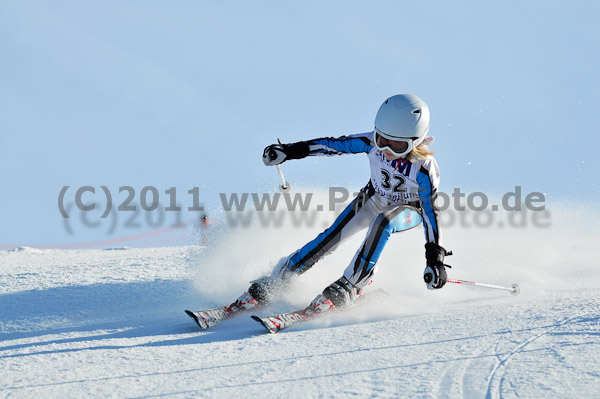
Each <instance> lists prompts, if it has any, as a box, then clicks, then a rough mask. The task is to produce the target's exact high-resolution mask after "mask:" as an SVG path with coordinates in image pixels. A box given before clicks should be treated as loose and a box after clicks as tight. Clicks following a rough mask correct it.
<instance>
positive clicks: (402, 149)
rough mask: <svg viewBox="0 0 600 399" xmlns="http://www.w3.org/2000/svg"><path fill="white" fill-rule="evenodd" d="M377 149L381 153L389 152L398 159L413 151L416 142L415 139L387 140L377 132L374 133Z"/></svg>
mask: <svg viewBox="0 0 600 399" xmlns="http://www.w3.org/2000/svg"><path fill="white" fill-rule="evenodd" d="M374 135H375V147H377V149H378V150H379V151H382V152H383V151H386V150H387V151H389V152H391V153H392V154H394V155H395V156H397V157H403V156H405V155H406V154H408V153H409V152H411V151H412V149H413V145H414V140H415V139H413V138H396V139H394V140H391V139H388V138H385V137H384V136H382V135H381V134H380V133H379V132H378V131H377V130H375V131H374Z"/></svg>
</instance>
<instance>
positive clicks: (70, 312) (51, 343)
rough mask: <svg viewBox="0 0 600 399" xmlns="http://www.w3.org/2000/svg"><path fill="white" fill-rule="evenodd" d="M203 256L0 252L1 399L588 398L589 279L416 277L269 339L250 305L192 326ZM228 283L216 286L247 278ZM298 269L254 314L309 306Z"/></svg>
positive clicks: (597, 350) (207, 298)
mask: <svg viewBox="0 0 600 399" xmlns="http://www.w3.org/2000/svg"><path fill="white" fill-rule="evenodd" d="M202 253H203V249H202V248H199V247H175V248H158V249H123V250H122V251H105V250H77V251H76V250H68V251H59V250H36V249H30V248H21V249H20V250H14V251H0V266H1V269H0V289H1V291H0V367H1V369H2V371H3V372H2V374H1V375H0V397H14V398H21V397H23V398H28V397H56V398H59V397H61V398H62V397H107V396H108V397H127V398H141V397H169V398H172V397H173V398H180V397H181V398H185V397H190V398H191V397H218V398H221V397H232V398H233V397H250V396H254V395H256V396H264V395H265V394H266V393H276V394H277V396H284V395H285V396H287V397H292V398H296V397H338V398H348V397H423V398H457V397H464V398H481V397H486V398H517V397H519V398H527V397H531V398H539V397H573V398H585V397H590V398H592V397H596V396H597V392H598V391H599V390H600V356H599V355H600V347H599V344H600V327H599V323H598V322H599V315H598V308H599V307H598V305H599V300H598V295H599V294H600V289H599V288H597V287H594V286H587V287H585V288H583V289H579V290H574V289H571V288H569V287H567V288H565V289H553V290H549V291H544V292H539V291H536V293H535V295H533V294H532V295H528V293H527V291H526V290H525V291H524V292H523V294H522V295H521V296H518V297H513V296H511V295H507V294H506V293H505V292H496V291H492V292H489V291H481V290H477V289H473V288H469V287H458V286H452V287H448V288H445V289H444V290H442V291H445V292H443V293H440V294H439V295H437V294H438V293H437V292H436V293H430V292H428V291H427V290H426V289H424V287H422V286H421V284H422V283H421V282H420V281H418V278H417V279H415V282H414V283H413V282H409V283H407V285H406V286H401V289H399V291H401V292H399V293H392V294H391V295H390V298H385V299H382V300H381V302H378V303H374V304H366V305H364V306H357V307H356V309H351V310H348V311H347V312H343V313H340V314H337V315H331V316H326V317H324V318H322V319H318V320H314V321H312V322H308V323H305V324H300V325H297V326H294V327H292V328H290V329H289V330H285V331H282V332H280V333H278V334H275V335H272V334H266V333H264V329H263V327H261V326H260V325H259V324H258V323H256V322H255V321H252V320H250V318H249V317H247V315H242V316H240V317H238V318H235V319H232V320H228V321H226V322H224V323H223V324H221V325H219V326H217V327H215V328H214V329H212V330H208V331H200V330H199V329H198V327H197V326H196V325H195V324H194V323H193V321H192V320H191V319H189V317H188V316H186V315H185V314H184V313H183V310H184V309H186V308H192V309H193V310H198V309H201V308H208V307H212V306H216V305H220V304H221V303H220V302H219V301H220V300H221V299H222V298H221V297H220V296H219V294H215V293H214V292H213V291H205V290H203V289H202V286H203V285H204V280H203V279H205V278H210V277H211V276H210V273H211V272H210V271H208V270H205V269H203V266H202V265H203V261H198V259H202ZM224 273H225V272H224ZM249 273H250V272H249ZM307 274H308V273H307ZM417 277H418V276H417ZM302 278H304V277H302ZM323 278H324V279H327V278H329V276H326V277H323ZM317 280H318V276H317ZM231 281H232V282H231V286H230V287H229V286H228V287H227V288H223V287H221V288H222V290H223V291H224V292H222V293H221V294H220V295H221V296H222V297H224V298H225V297H229V298H230V299H234V298H235V296H237V294H238V293H241V291H243V290H244V289H245V287H246V285H247V284H246V280H244V279H243V278H242V279H241V280H240V281H234V280H233V279H232V280H231ZM308 281H310V280H309V279H305V280H301V283H300V284H299V285H300V286H303V285H309V287H308V288H306V289H305V290H304V288H303V287H296V288H295V289H296V291H294V289H292V291H294V292H295V293H294V295H296V296H297V297H293V296H288V297H287V298H284V299H282V300H281V301H279V302H277V303H275V304H273V306H272V307H271V308H270V309H265V310H264V311H261V312H259V314H267V313H270V312H271V311H278V310H289V309H292V308H295V307H297V306H298V304H301V303H306V302H307V301H308V300H310V299H311V296H312V295H313V293H314V292H315V290H317V289H318V287H320V286H319V285H318V284H321V283H320V282H319V283H315V284H317V285H315V286H310V284H308V283H307V282H308ZM396 285H399V284H398V283H397V282H396ZM385 288H386V290H388V292H390V291H391V290H392V289H393V287H392V288H391V287H385ZM402 291H404V292H406V293H403V292H402ZM290 295H291V294H290ZM215 298H216V299H215ZM440 298H441V299H440ZM394 304H396V305H398V304H400V305H401V306H392V305H394Z"/></svg>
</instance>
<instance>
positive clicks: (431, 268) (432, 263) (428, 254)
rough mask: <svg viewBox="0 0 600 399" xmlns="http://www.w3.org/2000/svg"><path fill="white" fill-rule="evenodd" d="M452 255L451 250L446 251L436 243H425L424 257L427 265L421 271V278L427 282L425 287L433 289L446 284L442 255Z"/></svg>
mask: <svg viewBox="0 0 600 399" xmlns="http://www.w3.org/2000/svg"><path fill="white" fill-rule="evenodd" d="M447 255H448V256H449V255H452V252H451V251H446V250H445V249H444V248H442V247H441V246H439V245H438V244H436V243H433V242H428V243H427V244H425V258H426V259H427V267H426V268H425V271H424V272H423V280H424V281H425V284H427V289H430V290H435V289H439V288H442V287H443V286H444V284H446V280H447V279H448V276H447V275H446V266H447V267H451V266H449V265H444V256H447Z"/></svg>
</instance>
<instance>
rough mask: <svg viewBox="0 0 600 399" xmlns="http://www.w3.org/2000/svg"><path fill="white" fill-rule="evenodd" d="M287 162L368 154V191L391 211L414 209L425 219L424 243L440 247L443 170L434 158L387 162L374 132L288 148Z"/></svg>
mask: <svg viewBox="0 0 600 399" xmlns="http://www.w3.org/2000/svg"><path fill="white" fill-rule="evenodd" d="M286 147H287V148H288V151H286V152H288V154H290V156H289V157H288V159H300V158H304V157H306V156H313V155H342V154H358V153H366V154H367V156H368V158H369V162H370V165H371V180H370V182H369V185H370V186H371V187H369V189H372V190H374V193H375V194H376V195H379V196H380V197H381V199H382V200H383V201H384V202H387V204H388V205H389V206H391V207H393V206H398V205H412V206H415V207H416V208H418V209H419V212H420V213H421V216H422V217H423V226H424V228H425V239H426V240H427V242H433V243H436V244H438V245H441V232H440V226H439V223H438V217H439V210H438V208H437V207H436V204H435V202H436V198H437V190H438V185H439V181H440V170H439V168H438V165H437V162H436V161H435V159H434V158H433V157H431V158H430V159H427V160H416V161H409V160H404V159H399V160H394V161H388V160H387V159H386V158H385V156H384V155H383V154H382V153H381V151H379V150H378V149H377V147H375V145H374V143H373V132H367V133H360V134H353V135H349V136H342V137H338V138H332V137H324V138H318V139H314V140H309V141H301V142H298V143H294V144H288V145H287V146H286Z"/></svg>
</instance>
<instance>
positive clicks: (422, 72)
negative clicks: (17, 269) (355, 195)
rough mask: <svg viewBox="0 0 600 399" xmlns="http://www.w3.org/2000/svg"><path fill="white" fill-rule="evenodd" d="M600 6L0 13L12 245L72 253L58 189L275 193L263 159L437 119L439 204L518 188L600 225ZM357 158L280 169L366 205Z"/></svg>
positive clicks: (1, 198)
mask: <svg viewBox="0 0 600 399" xmlns="http://www.w3.org/2000/svg"><path fill="white" fill-rule="evenodd" d="M599 8H600V5H598V3H597V2H592V1H585V2H583V1H579V2H571V3H569V4H567V3H564V2H559V1H529V2H520V1H505V2H493V3H492V2H478V1H457V2H446V1H430V2H404V1H374V2H369V3H365V2H348V1H344V2H341V1H333V2H326V3H325V2H312V1H309V2H288V1H284V2H266V1H257V2H252V3H247V2H241V1H239V2H226V4H224V2H196V1H181V2H177V3H166V2H157V1H129V2H120V1H119V2H117V1H107V2H101V3H98V2H75V1H57V2H52V3H47V2H42V1H2V2H1V3H0V53H1V54H2V57H1V58H2V61H1V62H0V71H1V72H2V76H3V78H2V79H1V80H0V178H1V180H2V189H1V190H2V191H1V192H2V195H0V211H1V213H2V219H3V221H2V226H3V227H2V229H1V230H0V244H29V245H40V244H60V243H68V242H80V241H82V240H90V239H102V238H104V233H102V232H100V231H87V232H85V233H81V234H79V235H77V236H70V235H68V234H67V233H66V232H65V230H64V227H63V223H62V221H61V218H60V214H59V213H58V209H57V197H58V193H59V191H60V189H61V187H63V186H65V185H69V186H71V187H79V186H82V185H90V186H96V187H99V186H100V185H107V186H109V187H111V189H112V190H114V192H115V193H116V192H117V191H118V187H119V186H122V185H129V186H133V187H135V188H136V189H137V190H138V192H139V190H141V188H142V187H144V186H147V185H153V186H156V187H158V188H159V189H160V190H164V189H167V188H169V187H172V186H176V187H178V190H179V192H180V193H185V191H186V190H188V189H190V188H192V187H196V186H197V187H200V189H201V191H200V193H201V199H202V201H203V202H204V203H206V204H216V203H217V202H218V193H219V192H243V191H268V190H270V189H271V188H272V187H273V186H274V185H275V184H276V179H277V175H276V173H275V171H274V169H272V168H266V167H264V166H263V164H262V161H261V159H260V156H261V153H262V150H263V148H264V147H265V146H266V145H267V144H270V143H272V142H274V140H275V139H276V138H277V137H279V138H281V140H282V141H284V142H293V141H298V140H302V139H309V138H315V137H321V136H339V135H343V134H349V133H358V132H364V131H368V130H370V129H371V128H372V125H373V119H374V117H375V113H376V111H377V109H378V107H379V105H380V103H381V102H382V101H383V100H384V99H385V98H387V97H388V96H391V95H393V94H398V93H412V94H416V95H418V96H420V97H421V98H423V99H424V100H425V101H427V103H428V104H429V106H430V109H431V114H432V127H431V135H433V136H435V137H436V143H435V144H434V146H433V149H434V150H435V151H436V158H437V160H438V163H439V164H440V166H441V169H442V187H441V188H442V190H444V191H451V190H452V188H453V187H461V188H463V191H467V192H468V191H473V190H484V191H488V192H491V193H501V192H505V191H508V190H511V189H512V188H513V187H514V186H515V185H521V186H523V189H524V190H525V191H542V192H545V193H547V195H548V198H549V199H550V200H551V199H557V200H560V199H563V198H569V199H576V200H582V201H586V202H589V203H590V206H593V207H595V208H597V207H598V204H599V202H598V199H597V198H598V195H599V194H600V184H599V179H598V177H597V172H598V170H599V168H598V164H599V160H600V157H599V155H598V151H597V149H596V147H598V145H599V144H600V139H599V138H598V137H599V135H598V134H599V128H598V126H600V123H599V122H600V121H599V119H600V116H599V113H598V111H597V109H598V106H599V105H600V98H599V96H600V94H599V93H600V84H599V80H600V79H599V77H598V72H597V71H598V70H600V61H599V56H598V51H597V49H598V48H599V44H600V43H599V41H600V32H599V30H600V29H599V28H598V24H597V21H596V19H597V16H598V15H599V13H598V11H599ZM367 165H368V164H367V161H366V159H365V158H361V156H345V157H334V158H328V159H323V158H320V159H318V160H317V159H309V160H304V161H295V162H290V163H286V164H285V165H284V169H285V172H286V175H287V176H288V178H289V179H290V180H291V181H293V182H294V183H295V184H297V185H298V186H305V187H316V188H326V187H328V186H331V185H334V186H348V187H351V188H359V187H361V186H362V185H363V184H364V183H365V182H366V180H367V179H368V176H369V172H368V166H367Z"/></svg>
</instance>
